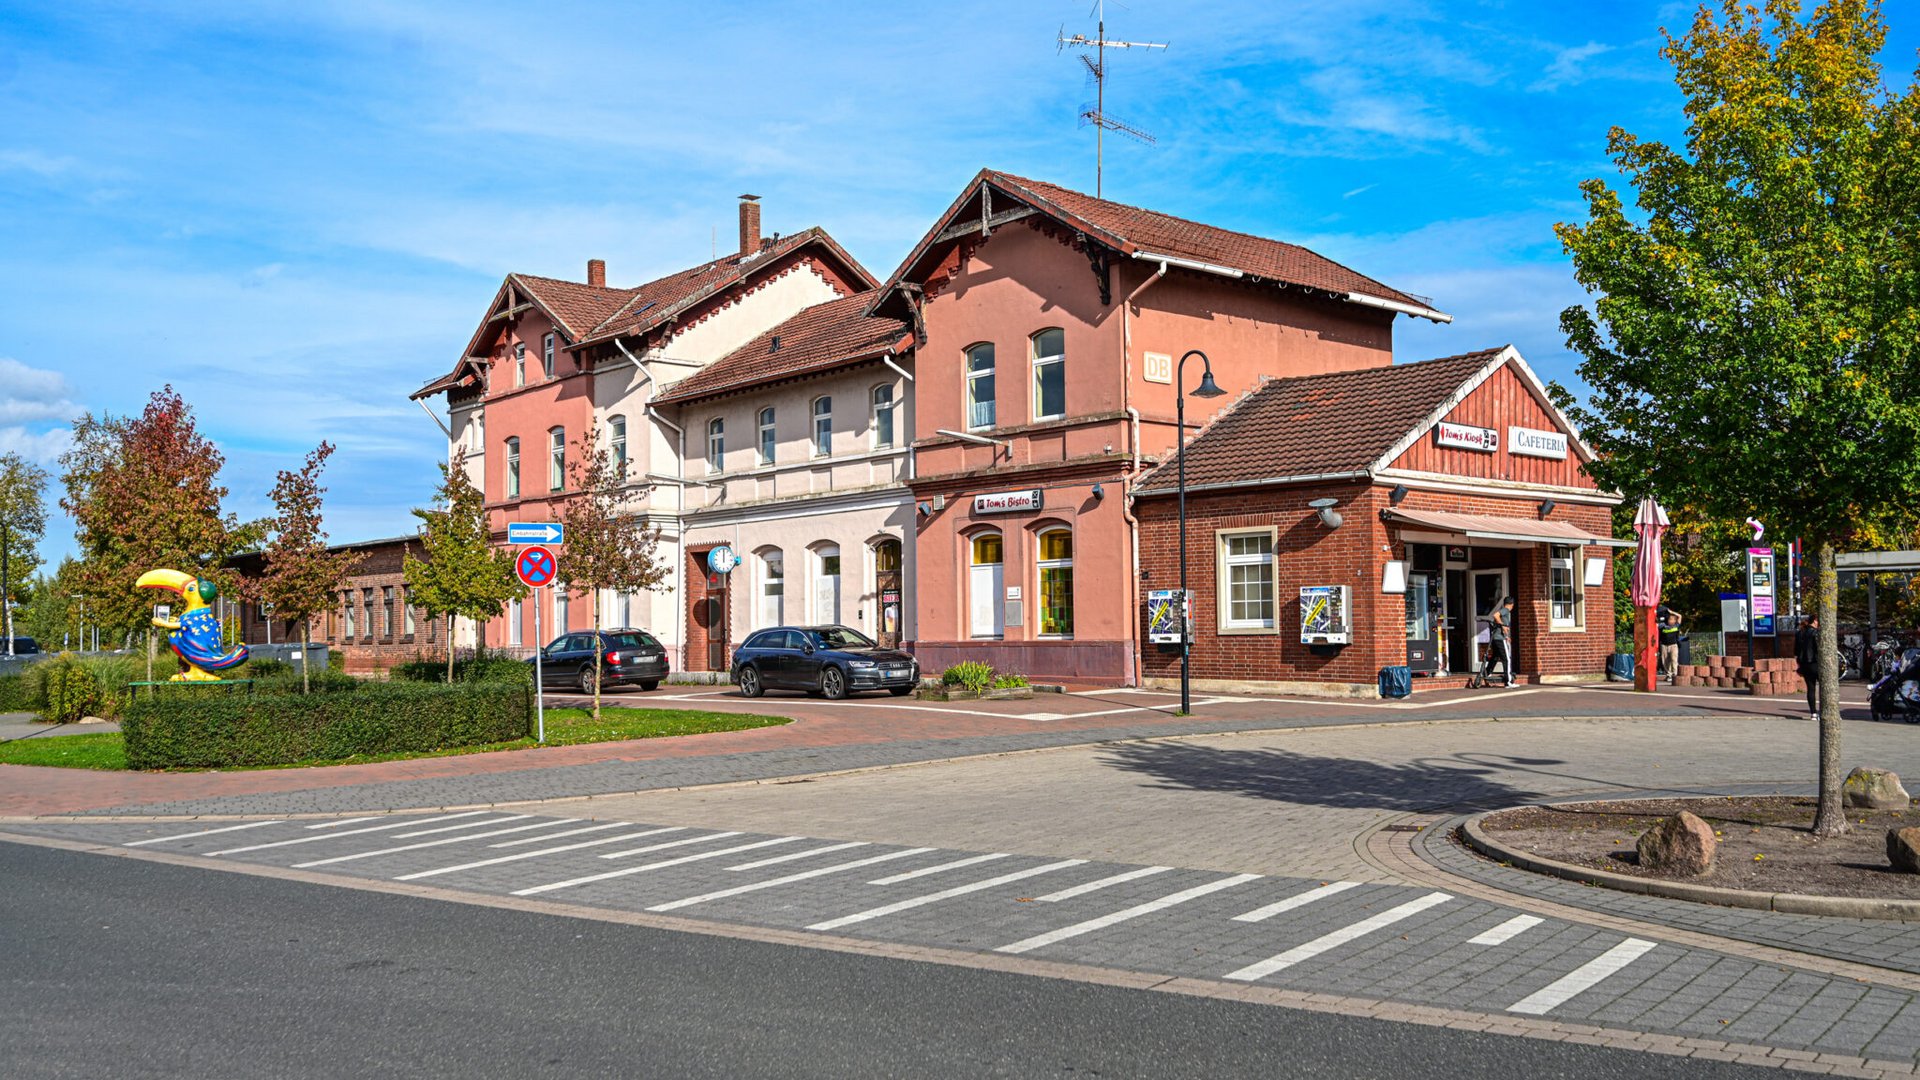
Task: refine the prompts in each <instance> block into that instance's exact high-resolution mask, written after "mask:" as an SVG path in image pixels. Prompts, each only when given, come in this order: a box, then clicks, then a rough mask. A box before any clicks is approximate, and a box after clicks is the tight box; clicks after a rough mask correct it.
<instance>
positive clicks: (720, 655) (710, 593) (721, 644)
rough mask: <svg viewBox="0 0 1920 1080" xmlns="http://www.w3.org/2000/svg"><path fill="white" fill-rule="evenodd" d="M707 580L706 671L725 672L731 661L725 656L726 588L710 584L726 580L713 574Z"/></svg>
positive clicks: (726, 629)
mask: <svg viewBox="0 0 1920 1080" xmlns="http://www.w3.org/2000/svg"><path fill="white" fill-rule="evenodd" d="M707 580H708V585H707V598H706V601H705V603H706V619H705V623H706V631H707V670H708V671H726V670H727V668H728V667H729V663H730V661H731V659H732V658H731V657H729V656H728V655H727V631H728V626H727V587H726V586H725V585H715V584H712V583H713V582H716V581H725V580H726V578H724V577H721V576H720V575H718V574H714V575H712V576H710V577H709V578H708V579H707Z"/></svg>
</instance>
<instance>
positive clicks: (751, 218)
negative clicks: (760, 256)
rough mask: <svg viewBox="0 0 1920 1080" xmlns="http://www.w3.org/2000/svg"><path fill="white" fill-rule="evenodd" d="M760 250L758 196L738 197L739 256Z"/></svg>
mask: <svg viewBox="0 0 1920 1080" xmlns="http://www.w3.org/2000/svg"><path fill="white" fill-rule="evenodd" d="M759 250H760V196H758V195H742V196H740V254H742V255H751V254H753V253H754V252H756V251H759Z"/></svg>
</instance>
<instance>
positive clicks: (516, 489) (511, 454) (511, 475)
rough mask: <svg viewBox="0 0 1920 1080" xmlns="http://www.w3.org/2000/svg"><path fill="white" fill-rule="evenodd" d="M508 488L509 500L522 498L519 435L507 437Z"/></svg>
mask: <svg viewBox="0 0 1920 1080" xmlns="http://www.w3.org/2000/svg"><path fill="white" fill-rule="evenodd" d="M506 487H507V498H509V499H517V498H519V497H520V437H519V436H518V435H510V436H508V437H507V477H506Z"/></svg>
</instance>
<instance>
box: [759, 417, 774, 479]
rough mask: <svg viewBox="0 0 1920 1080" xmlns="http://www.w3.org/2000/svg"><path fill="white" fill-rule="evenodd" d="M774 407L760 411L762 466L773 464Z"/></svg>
mask: <svg viewBox="0 0 1920 1080" xmlns="http://www.w3.org/2000/svg"><path fill="white" fill-rule="evenodd" d="M773 446H774V444H773V406H771V405H769V406H767V407H766V408H764V409H761V410H760V464H762V465H771V464H773Z"/></svg>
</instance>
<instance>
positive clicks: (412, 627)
mask: <svg viewBox="0 0 1920 1080" xmlns="http://www.w3.org/2000/svg"><path fill="white" fill-rule="evenodd" d="M400 612H401V617H402V619H403V620H404V621H403V622H402V623H401V626H402V627H404V628H405V633H406V635H407V636H408V637H412V636H413V635H414V634H415V632H417V631H418V630H419V625H418V624H417V623H415V622H414V619H413V586H411V585H402V586H400Z"/></svg>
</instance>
